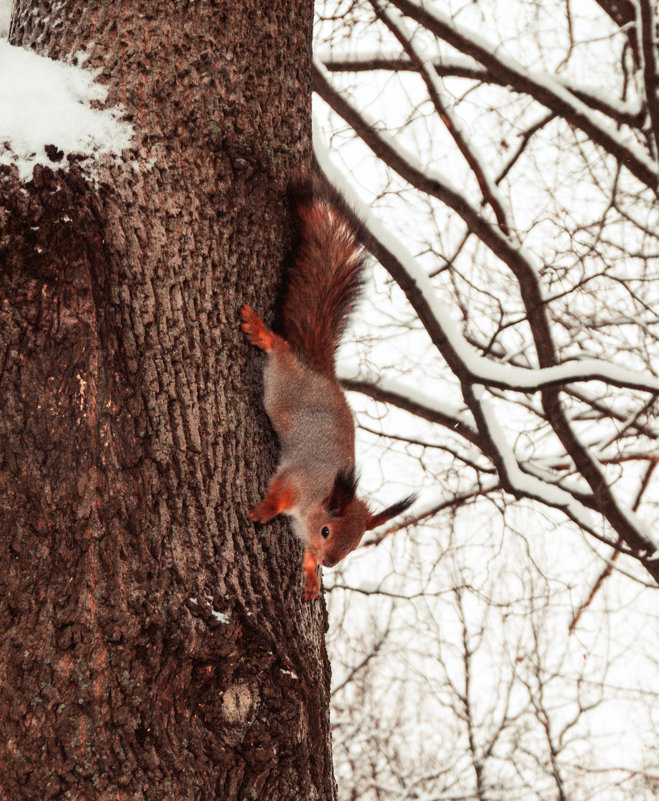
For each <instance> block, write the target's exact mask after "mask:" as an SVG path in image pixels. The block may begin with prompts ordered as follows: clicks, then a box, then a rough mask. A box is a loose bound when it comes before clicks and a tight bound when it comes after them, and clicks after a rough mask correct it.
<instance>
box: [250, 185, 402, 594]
mask: <svg viewBox="0 0 659 801" xmlns="http://www.w3.org/2000/svg"><path fill="white" fill-rule="evenodd" d="M292 198H293V214H294V219H295V222H296V225H297V246H296V247H295V249H294V254H293V263H292V267H291V269H290V272H289V275H288V285H287V289H286V295H285V299H284V303H283V310H282V323H283V325H282V335H279V334H276V333H274V332H273V331H271V330H270V329H269V328H268V327H267V326H266V325H265V323H264V322H263V321H262V320H261V319H260V318H259V317H258V316H257V314H256V313H255V312H254V311H253V310H252V309H251V307H250V306H247V305H245V306H243V308H242V311H241V316H242V326H241V327H242V329H243V331H244V332H245V333H246V334H247V337H248V339H249V341H250V342H251V343H252V345H256V346H257V347H259V348H261V349H262V350H263V351H265V353H266V354H267V359H266V362H265V366H264V371H263V383H264V399H263V404H264V406H265V410H266V412H267V413H268V417H269V418H270V421H271V423H272V425H273V428H274V429H275V431H276V432H277V435H278V437H279V443H280V447H281V454H280V458H279V464H278V467H277V471H276V473H275V475H274V477H273V478H272V480H271V482H270V486H269V488H268V494H267V495H266V497H265V498H264V499H263V500H262V501H261V502H260V503H258V504H257V505H256V506H255V507H254V508H253V509H252V510H251V511H250V517H251V519H252V520H254V521H256V522H259V523H267V522H268V521H269V520H272V518H274V517H276V516H277V515H278V514H280V513H282V512H283V513H284V514H286V515H289V516H290V517H291V518H292V521H293V530H294V531H295V534H296V535H297V536H298V537H299V538H300V539H301V540H302V542H303V543H304V545H305V551H304V561H303V565H304V592H303V597H304V598H305V599H307V600H313V599H315V598H316V597H317V596H318V591H319V580H318V573H317V565H318V564H322V565H324V566H326V567H332V566H334V565H335V564H336V563H337V562H339V561H340V560H341V559H343V558H344V557H345V556H346V555H347V554H348V553H350V551H352V550H353V549H354V548H356V547H357V545H358V544H359V541H360V540H361V538H362V535H363V534H364V532H365V531H367V530H369V529H372V528H375V527H376V526H379V525H381V524H382V523H385V522H386V521H387V520H390V519H391V518H392V517H394V516H395V515H398V514H400V513H401V512H404V511H405V510H406V509H407V508H409V506H410V505H411V504H412V503H413V501H414V496H410V497H408V498H405V499H404V500H401V501H398V502H397V503H394V504H392V505H391V506H388V507H387V508H386V509H384V510H383V511H381V512H378V513H377V514H373V513H372V512H371V510H370V509H369V508H368V506H367V505H366V503H365V502H364V501H362V500H361V499H359V498H358V497H357V496H356V491H357V476H356V472H355V423H354V420H353V416H352V412H351V410H350V407H349V406H348V402H347V401H346V397H345V394H344V392H343V390H342V389H341V385H340V384H339V381H338V379H337V377H336V365H335V356H336V351H337V348H338V345H339V341H340V339H341V336H342V334H343V332H344V330H345V328H346V325H347V322H348V317H349V315H350V312H351V311H352V309H353V307H354V305H355V303H356V301H357V299H358V297H359V294H360V292H361V288H362V285H363V281H364V277H363V273H364V256H363V251H362V248H361V246H360V242H359V232H358V230H357V229H356V227H355V226H354V225H352V223H351V222H350V221H349V220H348V219H347V217H346V216H344V212H343V208H344V204H343V201H342V199H341V198H340V197H339V196H338V195H334V194H333V193H332V191H331V189H330V188H329V187H325V186H323V185H321V184H320V183H319V182H318V181H317V180H313V181H307V182H305V183H303V184H301V185H298V186H297V187H295V189H294V190H293V192H292Z"/></svg>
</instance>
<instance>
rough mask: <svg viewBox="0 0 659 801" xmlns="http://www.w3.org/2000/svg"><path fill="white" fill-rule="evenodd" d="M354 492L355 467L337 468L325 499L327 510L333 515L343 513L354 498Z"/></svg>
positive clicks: (355, 489)
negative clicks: (348, 468) (350, 468)
mask: <svg viewBox="0 0 659 801" xmlns="http://www.w3.org/2000/svg"><path fill="white" fill-rule="evenodd" d="M356 492H357V474H356V473H355V468H354V467H353V468H352V470H339V472H338V473H337V474H336V478H335V479H334V484H333V486H332V489H331V491H330V494H329V495H328V496H327V499H326V501H325V506H326V507H327V511H328V512H330V514H333V515H341V514H343V513H344V512H345V510H346V507H347V506H348V504H349V503H350V502H351V501H353V500H354V498H355V494H356Z"/></svg>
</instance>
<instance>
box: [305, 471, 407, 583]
mask: <svg viewBox="0 0 659 801" xmlns="http://www.w3.org/2000/svg"><path fill="white" fill-rule="evenodd" d="M415 497H416V496H414V495H411V496H409V497H408V498H404V499H403V500H402V501H398V502H397V503H394V504H392V505H391V506H388V507H387V508H386V509H384V510H383V511H381V512H379V513H378V514H375V515H374V514H372V513H371V511H370V510H369V508H368V506H367V505H366V504H365V503H364V501H362V500H360V499H359V498H358V497H357V477H356V474H355V470H354V468H353V469H352V470H350V471H342V470H341V471H339V472H338V473H337V474H336V477H335V479H334V484H333V485H332V489H331V490H330V493H329V495H328V496H327V497H326V498H325V499H324V501H323V502H322V504H321V505H320V506H319V507H318V508H317V509H315V510H314V511H313V512H312V514H311V515H309V517H308V518H307V520H306V525H307V532H308V534H309V536H310V540H311V543H310V545H311V550H312V552H313V554H314V556H315V558H316V561H318V562H319V563H320V564H322V565H324V566H325V567H334V565H335V564H337V563H338V562H340V561H341V560H342V559H343V558H344V557H345V556H347V555H348V554H349V553H350V551H352V550H354V549H355V548H356V547H357V545H358V544H359V541H360V540H361V538H362V537H363V535H364V532H365V531H369V530H370V529H372V528H376V527H377V526H380V525H382V524H383V523H386V522H387V520H391V518H392V517H395V516H396V515H399V514H401V513H402V512H404V511H405V510H406V509H408V508H409V507H410V506H411V505H412V504H413V503H414V499H415Z"/></svg>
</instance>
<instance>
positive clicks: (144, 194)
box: [0, 0, 335, 801]
mask: <svg viewBox="0 0 659 801" xmlns="http://www.w3.org/2000/svg"><path fill="white" fill-rule="evenodd" d="M311 23H312V8H311V4H310V3H308V2H299V1H298V0H291V1H290V2H289V1H288V0H285V1H284V2H278V3H261V2H240V3H215V2H211V0H202V1H201V2H195V3H180V2H162V0H157V2H155V0H131V1H130V2H127V3H120V4H116V3H107V2H105V0H91V2H89V0H84V2H83V1H82V0H69V1H68V2H64V3H57V4H53V3H46V2H41V0H17V2H16V3H15V6H14V11H13V17H12V23H11V30H10V41H11V43H12V44H14V45H20V46H22V47H24V48H29V49H31V50H33V51H36V52H38V53H39V54H41V55H44V56H49V57H51V58H53V59H57V60H58V61H60V62H62V61H66V62H69V63H72V62H75V61H76V60H80V59H81V58H83V56H84V60H85V65H86V66H87V67H91V68H92V69H96V70H98V71H99V74H98V80H99V81H100V82H101V83H102V84H104V85H105V86H106V87H107V88H108V96H107V105H108V106H115V105H116V104H121V105H122V106H123V109H124V110H125V118H126V119H127V120H128V121H129V122H130V123H132V126H133V130H134V138H133V142H132V144H131V147H130V148H129V149H127V150H124V152H123V154H122V155H121V157H119V158H117V157H113V156H104V157H98V158H96V159H92V160H91V161H90V160H85V159H84V155H85V154H80V155H79V156H76V154H69V155H68V157H65V156H64V154H63V152H62V151H61V150H59V148H58V142H57V141H55V142H52V143H45V144H47V145H49V147H47V149H46V153H47V154H48V156H49V157H50V158H51V159H52V167H53V169H50V168H49V167H41V166H37V167H35V168H34V173H33V178H32V180H29V181H27V182H21V181H20V180H19V178H18V172H17V169H16V166H3V167H2V168H0V170H1V172H0V177H1V186H0V399H1V400H0V405H1V407H2V410H3V411H2V415H1V416H0V509H1V513H0V561H1V563H2V569H1V571H0V676H1V677H2V678H1V681H0V732H1V734H0V795H1V796H2V797H3V798H11V799H12V800H18V799H37V798H39V799H60V798H62V799H63V798H78V799H82V798H84V799H87V800H89V799H94V798H99V799H101V798H102V799H122V798H131V799H137V798H144V799H158V801H162V800H163V799H176V801H182V800H183V799H193V798H203V799H212V798H217V799H222V800H223V801H225V800H226V799H234V798H235V799H238V798H240V799H245V798H272V799H276V798H282V799H283V798H300V797H304V798H308V799H320V798H322V799H329V798H333V797H334V796H335V785H334V780H333V776H332V766H331V752H330V744H329V721H328V704H329V694H328V682H329V666H328V662H327V657H326V654H325V649H324V643H323V632H324V629H325V627H326V618H325V614H324V606H323V605H322V604H321V603H316V604H308V603H303V602H302V599H301V588H300V581H301V578H300V571H299V564H300V558H299V545H298V543H297V542H296V541H295V539H294V538H293V537H292V535H290V534H287V533H286V531H285V528H284V527H283V526H281V525H280V524H273V525H272V526H268V527H267V528H264V529H263V530H260V531H258V532H257V531H255V529H254V526H253V524H252V523H251V522H250V521H249V519H248V517H247V510H248V509H249V507H250V505H251V504H252V503H253V502H254V499H255V498H256V497H258V495H259V493H260V492H262V491H263V488H264V486H265V481H266V479H267V477H268V475H269V473H270V472H271V470H272V466H273V460H274V458H275V453H276V450H275V444H274V441H273V437H272V433H271V430H270V428H269V426H268V424H267V421H266V418H265V415H264V413H263V412H262V410H261V405H260V399H259V395H260V363H259V361H260V360H259V359H258V358H257V357H256V356H255V354H254V352H253V350H250V349H249V346H248V345H247V344H246V343H245V342H244V338H243V337H242V334H241V332H240V331H239V327H238V322H239V320H238V309H239V308H240V305H241V304H242V303H243V302H245V301H248V302H250V303H251V304H253V305H254V306H255V307H256V308H257V309H258V310H259V311H260V312H262V313H263V314H265V315H266V318H267V317H269V316H270V315H271V314H272V312H273V308H274V306H275V297H276V294H277V287H278V285H279V281H280V273H281V265H282V263H283V258H284V256H285V253H286V251H287V249H288V242H289V222H288V214H287V210H286V204H285V202H284V198H285V191H286V185H287V183H288V180H289V177H290V175H291V174H292V173H293V172H300V171H304V170H305V169H309V166H310V155H311V149H310V148H311V146H310V125H309V121H310V33H311ZM11 79H12V78H11V76H9V77H8V76H7V75H3V76H2V80H3V81H5V80H11ZM50 145H52V146H50ZM7 147H8V148H10V149H11V142H9V143H8V144H7V145H6V146H5V148H7ZM6 153H7V151H6V150H5V155H6ZM41 155H43V154H41Z"/></svg>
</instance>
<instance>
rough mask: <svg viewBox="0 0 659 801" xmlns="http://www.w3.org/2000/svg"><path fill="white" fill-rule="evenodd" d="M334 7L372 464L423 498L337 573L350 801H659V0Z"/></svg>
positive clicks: (321, 154)
mask: <svg viewBox="0 0 659 801" xmlns="http://www.w3.org/2000/svg"><path fill="white" fill-rule="evenodd" d="M317 11H318V23H317V60H316V64H315V68H314V88H315V90H316V92H317V95H318V97H319V98H320V102H318V104H317V106H316V116H317V122H318V131H319V135H318V137H317V142H316V155H317V158H318V160H319V162H320V163H321V165H322V166H323V169H325V170H326V171H327V173H328V174H329V175H330V176H331V177H332V179H333V180H335V181H337V182H338V183H340V184H341V185H342V186H343V187H344V190H345V191H346V193H347V194H348V195H349V196H350V197H351V199H352V201H353V203H354V204H355V207H356V209H357V213H358V214H359V215H361V216H362V217H363V218H364V221H365V224H366V228H367V230H368V232H369V237H370V239H369V242H368V247H369V249H370V251H371V253H372V254H373V256H374V257H375V260H376V261H377V263H379V265H381V267H382V268H384V270H382V269H380V267H379V266H377V265H375V266H374V279H375V286H376V288H377V294H376V295H373V296H372V297H369V298H368V301H367V304H366V310H365V311H364V313H363V315H362V316H363V317H366V318H367V319H368V324H363V325H360V326H359V327H358V329H357V333H358V335H359V342H358V344H357V347H356V348H354V349H352V350H349V351H346V367H345V369H344V375H345V379H346V384H347V386H348V387H350V388H351V389H353V390H355V392H354V393H353V394H352V401H353V403H354V404H355V406H357V407H358V408H359V409H360V418H359V419H360V423H361V428H362V439H361V442H362V462H366V463H368V464H373V462H374V460H375V459H376V458H378V457H379V458H380V459H381V464H382V467H381V469H380V471H378V472H375V473H367V474H366V475H365V477H364V478H365V482H370V485H371V488H372V489H373V490H375V489H376V488H377V487H378V485H379V484H381V483H382V481H383V479H385V478H386V479H387V480H389V481H392V480H399V481H402V482H404V483H406V484H407V485H408V486H409V488H414V489H418V488H421V490H422V494H421V498H420V501H419V503H418V504H417V505H416V506H415V507H414V509H413V510H412V512H413V518H412V519H411V520H410V521H408V523H411V525H408V527H407V529H405V533H404V534H403V533H402V531H401V526H400V525H399V524H397V525H395V526H393V527H391V528H389V529H388V530H385V531H381V532H378V533H377V535H376V536H374V537H373V538H371V539H370V540H368V541H367V542H366V543H365V545H366V546H367V547H365V548H364V552H363V554H362V555H361V557H360V556H357V557H356V558H355V559H354V560H353V561H352V562H350V563H348V564H347V565H345V566H344V567H343V568H342V569H340V570H338V572H337V573H336V574H335V576H336V578H335V579H334V581H333V582H332V584H331V605H330V622H331V626H330V632H331V637H332V641H331V643H330V653H331V654H332V661H333V664H334V665H335V691H334V705H335V715H334V726H335V755H336V760H337V776H338V778H339V785H340V787H341V788H342V789H341V792H342V794H343V797H345V798H360V799H362V798H378V799H389V798H396V799H402V798H414V797H420V798H425V797H431V798H506V799H508V798H513V797H517V796H519V797H532V796H530V795H529V794H535V795H536V796H537V797H539V798H546V797H554V796H555V797H558V798H606V799H609V798H621V799H622V798H634V799H636V798H653V797H654V794H655V793H656V788H657V774H658V770H657V764H656V749H655V748H654V746H653V743H655V742H656V738H657V728H656V725H657V724H656V720H655V719H654V718H653V715H652V713H651V711H650V710H651V709H652V706H653V705H656V700H657V699H656V694H655V693H654V692H653V686H656V667H657V660H656V649H657V635H656V632H657V623H658V621H657V615H656V583H657V579H658V578H659V562H658V561H657V535H656V532H657V530H658V526H657V524H658V523H659V520H658V519H657V503H656V498H657V487H658V485H657V476H656V462H657V456H656V451H657V407H656V397H657V391H658V389H659V384H658V381H657V365H658V364H659V360H658V348H657V333H658V330H659V329H658V324H659V318H658V317H657V313H656V309H657V301H658V300H659V297H658V295H657V286H659V284H658V283H657V277H658V274H657V265H658V263H659V261H658V257H659V241H658V237H659V224H658V223H659V213H658V212H659V205H658V200H657V187H658V174H659V163H658V160H657V153H658V148H657V142H658V140H659V126H658V120H659V115H658V113H657V110H658V109H659V99H658V97H657V58H658V55H657V34H656V25H657V7H656V3H653V2H651V0H647V2H646V1H645V0H639V2H638V3H607V2H600V3H591V4H585V3H579V4H577V3H572V2H569V1H567V2H566V1H565V0H556V1H555V2H553V1H551V0H548V1H547V2H542V3H525V2H514V1H513V0H511V2H507V3H502V2H487V1H484V2H479V3H469V2H446V3H443V2H442V3H438V2H436V3H432V2H425V3H420V2H413V1H412V0H410V1H409V2H408V0H392V1H391V2H389V1H388V0H372V2H371V1H370V0H364V2H359V1H358V2H347V1H345V2H330V1H328V2H325V3H320V4H318V6H317ZM324 141H328V142H329V145H330V149H329V151H326V150H325V145H324V144H323V143H324ZM397 532H400V533H397ZM376 544H377V548H374V547H372V546H374V545H376ZM367 576H368V577H367ZM385 610H386V615H385V620H386V621H387V623H386V625H385V624H384V623H377V625H376V622H377V621H380V615H383V614H384V611H385ZM366 621H369V622H366ZM371 621H373V622H371ZM653 682H654V684H653ZM376 743H377V745H376Z"/></svg>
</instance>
